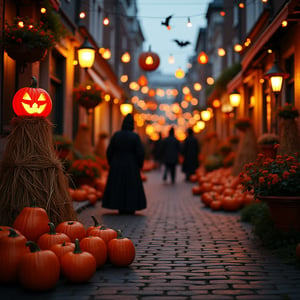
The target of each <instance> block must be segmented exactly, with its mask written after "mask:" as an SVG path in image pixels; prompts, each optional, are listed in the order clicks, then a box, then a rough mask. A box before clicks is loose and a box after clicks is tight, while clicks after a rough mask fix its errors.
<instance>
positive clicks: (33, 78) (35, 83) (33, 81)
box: [30, 76, 37, 89]
mask: <svg viewBox="0 0 300 300" xmlns="http://www.w3.org/2000/svg"><path fill="white" fill-rule="evenodd" d="M31 79H32V82H31V85H30V87H31V88H35V89H36V88H37V80H36V78H35V77H34V76H32V77H31Z"/></svg>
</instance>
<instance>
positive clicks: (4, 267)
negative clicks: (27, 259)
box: [0, 228, 29, 283]
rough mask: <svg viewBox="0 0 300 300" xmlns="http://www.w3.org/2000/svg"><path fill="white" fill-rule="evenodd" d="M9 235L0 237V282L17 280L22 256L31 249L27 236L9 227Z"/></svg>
mask: <svg viewBox="0 0 300 300" xmlns="http://www.w3.org/2000/svg"><path fill="white" fill-rule="evenodd" d="M7 231H8V235H7V236H3V237H2V238H1V239H0V282H2V283H9V282H16V281H17V278H18V276H17V274H18V265H19V263H20V260H21V258H22V256H23V255H24V254H25V253H27V252H28V251H29V249H28V248H27V247H26V241H27V240H26V238H25V236H23V235H20V234H18V233H17V232H16V231H15V230H14V229H12V228H9V229H7Z"/></svg>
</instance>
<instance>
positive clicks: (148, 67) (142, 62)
mask: <svg viewBox="0 0 300 300" xmlns="http://www.w3.org/2000/svg"><path fill="white" fill-rule="evenodd" d="M159 64H160V59H159V56H158V54H156V53H155V52H151V47H149V50H148V51H146V52H142V53H141V54H140V56H139V66H140V67H141V69H142V70H144V71H154V70H156V69H157V68H158V66H159Z"/></svg>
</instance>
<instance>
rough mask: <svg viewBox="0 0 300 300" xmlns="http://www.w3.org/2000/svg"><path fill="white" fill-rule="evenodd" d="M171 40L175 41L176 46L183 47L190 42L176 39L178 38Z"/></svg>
mask: <svg viewBox="0 0 300 300" xmlns="http://www.w3.org/2000/svg"><path fill="white" fill-rule="evenodd" d="M173 41H174V42H176V44H177V45H178V46H180V47H185V46H187V45H189V44H190V42H189V41H185V42H182V41H178V40H173Z"/></svg>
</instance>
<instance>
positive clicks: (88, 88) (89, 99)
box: [74, 83, 103, 111]
mask: <svg viewBox="0 0 300 300" xmlns="http://www.w3.org/2000/svg"><path fill="white" fill-rule="evenodd" d="M74 98H75V101H77V102H78V104H79V105H80V106H82V107H84V108H85V109H86V110H87V111H89V110H90V109H94V108H95V107H96V106H97V105H99V104H100V103H101V102H102V100H103V91H102V90H101V89H100V88H99V86H98V85H96V84H95V83H93V84H87V85H85V86H78V87H77V88H74Z"/></svg>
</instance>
